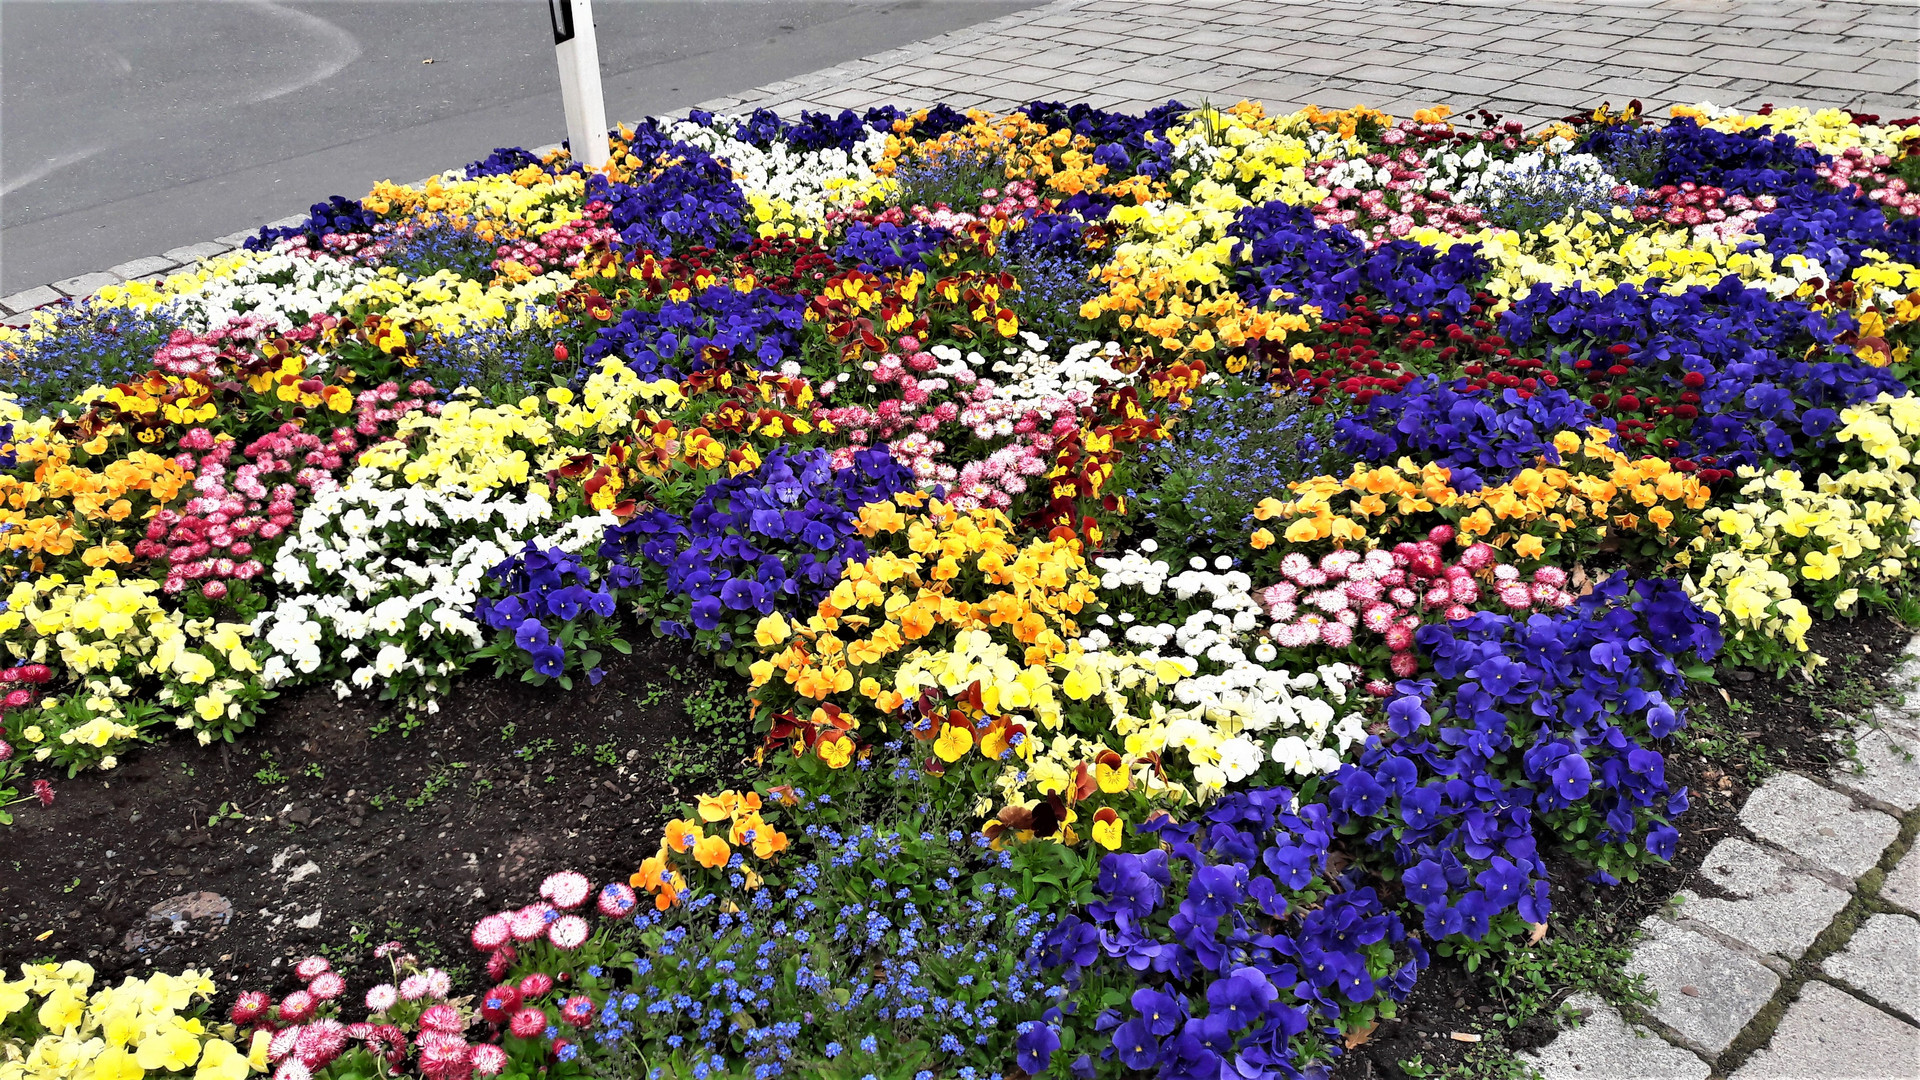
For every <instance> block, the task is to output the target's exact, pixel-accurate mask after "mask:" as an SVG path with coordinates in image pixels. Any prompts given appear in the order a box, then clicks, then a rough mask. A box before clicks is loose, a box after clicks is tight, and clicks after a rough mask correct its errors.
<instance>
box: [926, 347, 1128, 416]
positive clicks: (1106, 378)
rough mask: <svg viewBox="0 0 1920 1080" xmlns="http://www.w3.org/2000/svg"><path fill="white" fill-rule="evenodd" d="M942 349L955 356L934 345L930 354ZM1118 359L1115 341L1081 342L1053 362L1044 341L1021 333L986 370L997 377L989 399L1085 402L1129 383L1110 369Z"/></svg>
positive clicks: (1124, 373)
mask: <svg viewBox="0 0 1920 1080" xmlns="http://www.w3.org/2000/svg"><path fill="white" fill-rule="evenodd" d="M942 348H947V349H948V351H950V352H954V353H956V354H957V353H958V350H956V349H951V348H950V347H946V346H936V347H935V349H934V355H935V356H940V349H942ZM973 355H976V356H977V355H978V354H977V353H976V354H973ZM1121 357H1122V353H1121V350H1120V343H1119V342H1117V341H1108V342H1099V341H1082V342H1079V343H1078V344H1076V345H1073V346H1071V347H1069V348H1068V349H1067V352H1066V355H1065V356H1062V357H1060V358H1059V359H1055V358H1054V357H1053V356H1052V355H1051V354H1050V353H1049V352H1048V347H1047V340H1046V339H1045V338H1043V337H1041V336H1040V335H1038V334H1034V333H1031V332H1027V331H1022V332H1021V334H1020V345H1019V346H1009V347H1008V348H1007V350H1006V353H1005V359H1001V360H995V361H994V362H993V367H992V368H991V369H990V370H992V371H993V373H994V374H995V375H997V376H999V379H998V380H996V382H995V384H994V388H993V396H994V397H995V398H997V399H1001V400H1005V401H1012V402H1016V403H1026V402H1038V401H1043V400H1047V399H1052V398H1068V399H1070V400H1075V401H1089V400H1092V398H1093V395H1094V394H1095V393H1097V392H1099V391H1100V390H1102V389H1104V388H1106V387H1108V386H1126V385H1128V384H1130V383H1132V382H1133V376H1132V375H1131V374H1128V373H1127V372H1124V371H1121V370H1120V369H1119V368H1117V367H1115V366H1114V361H1116V360H1119V359H1121ZM941 358H942V359H945V357H941ZM969 359H971V357H970V358H969ZM1082 395H1083V396H1082Z"/></svg>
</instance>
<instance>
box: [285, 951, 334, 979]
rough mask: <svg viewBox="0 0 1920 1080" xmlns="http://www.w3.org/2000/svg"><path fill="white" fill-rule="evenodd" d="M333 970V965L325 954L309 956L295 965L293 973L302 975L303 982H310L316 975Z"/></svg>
mask: <svg viewBox="0 0 1920 1080" xmlns="http://www.w3.org/2000/svg"><path fill="white" fill-rule="evenodd" d="M332 970H333V965H332V964H330V963H328V962H327V958H326V957H324V956H309V957H307V958H306V959H305V960H302V961H300V962H299V963H297V964H295V965H293V973H294V974H295V975H298V976H299V977H300V981H301V982H309V981H311V980H312V979H313V978H314V977H315V976H317V975H320V974H323V973H325V972H328V971H332Z"/></svg>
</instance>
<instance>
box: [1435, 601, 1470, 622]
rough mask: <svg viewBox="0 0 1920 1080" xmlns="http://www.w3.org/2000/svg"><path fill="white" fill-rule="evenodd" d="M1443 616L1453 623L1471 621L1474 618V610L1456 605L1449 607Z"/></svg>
mask: <svg viewBox="0 0 1920 1080" xmlns="http://www.w3.org/2000/svg"><path fill="white" fill-rule="evenodd" d="M1441 614H1443V615H1445V616H1446V617H1447V619H1449V620H1451V621H1458V620H1460V619H1471V618H1473V609H1472V608H1469V607H1467V606H1465V605H1463V604H1454V605H1452V606H1450V607H1448V608H1447V610H1446V611H1444V612H1441Z"/></svg>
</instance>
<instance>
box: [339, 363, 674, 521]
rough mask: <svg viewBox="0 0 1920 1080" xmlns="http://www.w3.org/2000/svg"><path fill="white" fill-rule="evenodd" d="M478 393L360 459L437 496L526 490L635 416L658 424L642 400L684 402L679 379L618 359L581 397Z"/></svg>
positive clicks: (410, 420) (408, 423)
mask: <svg viewBox="0 0 1920 1080" xmlns="http://www.w3.org/2000/svg"><path fill="white" fill-rule="evenodd" d="M477 396H478V395H477V394H476V393H472V392H464V391H463V392H462V393H461V394H459V395H457V396H456V397H455V399H454V400H452V401H449V402H448V403H447V405H446V408H445V409H443V410H442V411H441V413H440V415H439V416H430V415H428V414H427V413H425V412H414V413H409V414H408V415H407V416H406V417H405V418H403V419H402V420H401V421H400V425H399V427H398V428H397V429H396V430H395V432H394V435H393V437H392V438H390V439H388V440H386V441H384V442H381V443H379V444H377V445H375V446H373V447H370V448H368V449H367V450H366V451H365V452H364V453H362V454H361V455H360V464H362V465H371V466H375V467H377V468H381V469H385V470H387V471H389V472H397V473H399V474H400V476H401V478H402V479H404V480H405V481H406V482H407V483H408V484H409V485H413V486H423V485H424V486H426V487H429V488H432V489H434V490H436V491H468V492H473V493H476V494H477V493H480V492H486V491H494V490H497V489H499V488H503V487H522V486H524V485H526V484H527V483H529V482H531V481H532V480H533V479H534V478H535V477H536V476H538V475H540V474H543V473H545V472H546V471H548V470H550V469H554V468H558V467H559V466H560V465H561V464H563V463H564V461H565V459H566V457H567V456H569V455H570V454H571V453H573V452H575V450H576V449H578V448H585V449H593V450H603V449H605V447H606V444H607V441H608V440H609V439H610V438H613V437H615V436H618V435H620V434H621V433H623V432H624V431H625V430H626V429H627V428H628V427H629V426H630V425H631V424H632V423H633V422H634V421H635V420H636V419H646V420H648V422H652V420H653V419H657V418H655V417H654V415H653V413H652V412H650V411H648V410H647V409H645V408H644V406H643V405H642V403H643V402H649V401H651V402H657V403H661V404H664V405H667V406H673V405H677V404H679V403H680V402H681V400H682V397H681V393H680V388H679V385H678V384H677V383H675V382H674V381H673V380H671V379H661V380H658V381H654V382H647V381H644V380H642V379H641V378H640V377H639V376H638V375H635V374H634V373H633V371H632V369H630V368H628V367H627V366H626V365H624V364H622V363H620V362H619V361H618V360H607V361H604V362H603V363H602V364H601V365H600V370H598V371H596V372H594V373H593V374H592V375H591V376H589V377H588V378H587V381H586V384H585V385H584V386H582V387H581V389H580V391H579V393H575V392H574V391H572V390H570V389H568V388H566V387H554V388H552V389H550V390H548V391H547V392H546V394H545V396H544V397H541V396H536V395H531V394H529V395H528V396H526V397H524V398H521V399H520V401H519V402H517V403H514V404H506V405H481V404H476V402H475V401H474V400H472V399H473V398H476V397H477ZM543 451H544V452H543Z"/></svg>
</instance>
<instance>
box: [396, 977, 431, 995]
mask: <svg viewBox="0 0 1920 1080" xmlns="http://www.w3.org/2000/svg"><path fill="white" fill-rule="evenodd" d="M426 996H427V977H426V976H425V975H420V974H413V975H409V976H407V977H406V978H404V979H401V980H400V1000H401V1001H419V1000H420V999H421V998H423V997H426Z"/></svg>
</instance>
